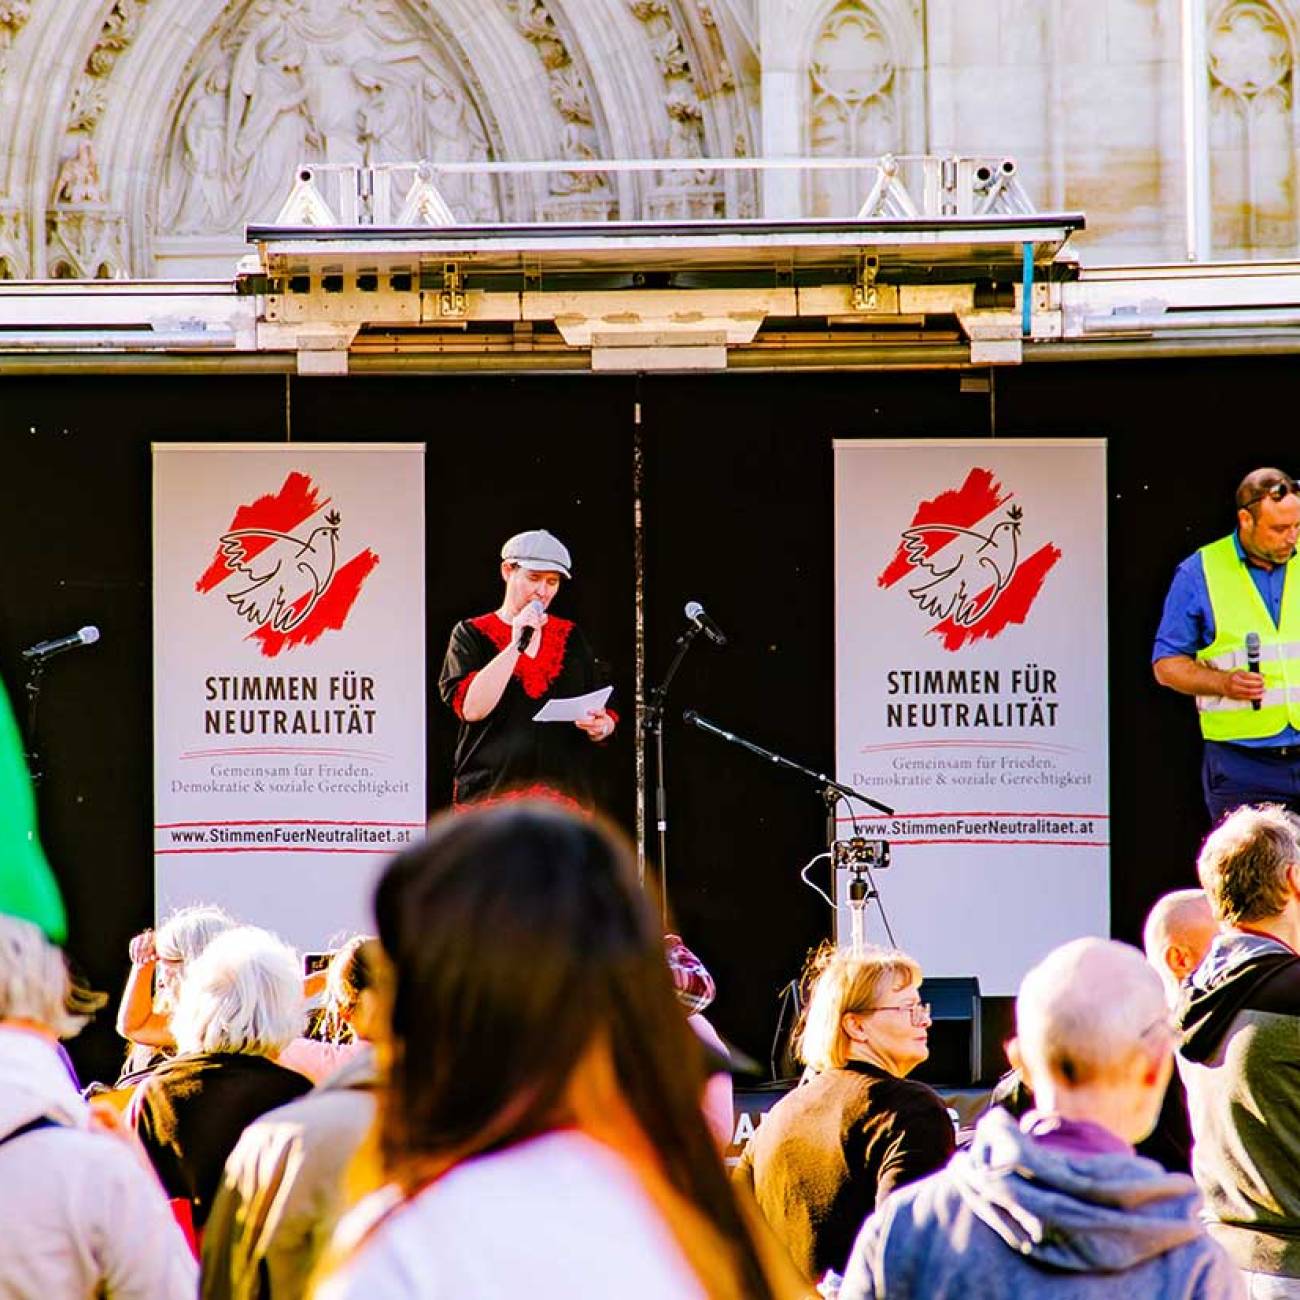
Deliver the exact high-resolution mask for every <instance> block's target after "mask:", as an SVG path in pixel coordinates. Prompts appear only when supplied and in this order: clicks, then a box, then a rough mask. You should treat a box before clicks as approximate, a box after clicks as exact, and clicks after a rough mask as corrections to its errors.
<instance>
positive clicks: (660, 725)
mask: <svg viewBox="0 0 1300 1300" xmlns="http://www.w3.org/2000/svg"><path fill="white" fill-rule="evenodd" d="M699 634H700V627H699V624H698V623H691V624H689V625H688V626H687V628H686V630H685V631H684V632H682V634H681V635H680V636H679V637H678V638H677V642H676V645H677V648H676V651H675V652H674V654H673V658H672V662H671V663H670V664H669V665H668V671H667V673H665V674H664V679H663V681H662V682H661V683H660V684H659V685H658V686H656V687H655V688H654V689H653V690H652V691H651V692H650V694H649V697H648V702H647V703H646V706H645V713H644V715H643V717H642V720H641V726H642V728H643V729H644V730H645V731H646V732H648V733H649V734H650V735H652V736H654V740H655V828H656V832H657V834H658V840H659V906H660V908H661V910H662V915H663V921H664V924H665V925H667V924H668V792H667V790H666V789H665V786H664V706H665V704H667V702H668V687H669V686H671V685H672V680H673V678H674V677H675V676H676V675H677V670H678V669H679V668H680V667H681V666H682V660H683V659H685V658H686V653H687V651H688V650H690V648H691V646H692V644H693V643H694V641H695V638H696V637H697V636H699Z"/></svg>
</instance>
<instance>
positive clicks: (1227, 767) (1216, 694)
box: [1151, 469, 1300, 822]
mask: <svg viewBox="0 0 1300 1300" xmlns="http://www.w3.org/2000/svg"><path fill="white" fill-rule="evenodd" d="M1298 492H1300V489H1298V488H1297V486H1296V483H1295V480H1294V479H1292V478H1291V476H1290V475H1288V474H1284V473H1283V472H1282V471H1281V470H1279V469H1257V470H1252V471H1251V473H1249V474H1247V475H1246V477H1245V478H1244V479H1242V481H1241V484H1240V485H1239V486H1238V488H1237V496H1236V504H1237V528H1236V531H1235V532H1232V533H1229V534H1228V535H1227V536H1226V537H1221V538H1219V540H1218V541H1215V542H1210V543H1209V545H1207V546H1202V547H1201V549H1200V550H1199V551H1197V552H1196V553H1195V554H1194V555H1192V556H1190V557H1189V558H1188V559H1186V560H1184V561H1183V563H1182V564H1181V565H1179V567H1178V570H1177V572H1176V573H1175V574H1174V580H1173V583H1172V585H1171V586H1170V588H1169V595H1168V597H1167V598H1166V600H1165V608H1164V614H1163V616H1162V618H1161V620H1160V628H1159V630H1158V631H1157V632H1156V642H1155V649H1154V650H1153V651H1152V655H1151V659H1152V668H1153V669H1154V671H1155V675H1156V681H1158V682H1159V683H1160V684H1161V685H1162V686H1168V687H1170V688H1171V689H1172V690H1175V691H1179V692H1181V693H1182V694H1184V695H1192V696H1194V697H1195V698H1196V708H1197V713H1198V715H1199V717H1200V721H1201V735H1202V736H1203V738H1204V740H1205V757H1204V761H1203V763H1202V767H1201V780H1202V784H1203V786H1204V790H1205V803H1206V807H1207V808H1208V809H1209V812H1210V817H1211V819H1212V820H1213V821H1216V822H1217V821H1218V820H1219V819H1220V818H1221V817H1222V816H1223V815H1224V814H1225V813H1227V812H1230V811H1231V810H1232V809H1234V808H1238V807H1240V806H1241V805H1242V804H1254V803H1281V804H1286V805H1287V806H1288V807H1290V808H1291V809H1293V810H1295V811H1300V569H1297V572H1296V581H1295V582H1292V581H1291V578H1290V573H1291V570H1292V569H1293V568H1295V567H1296V565H1295V555H1296V540H1297V537H1300V495H1297V493H1298Z"/></svg>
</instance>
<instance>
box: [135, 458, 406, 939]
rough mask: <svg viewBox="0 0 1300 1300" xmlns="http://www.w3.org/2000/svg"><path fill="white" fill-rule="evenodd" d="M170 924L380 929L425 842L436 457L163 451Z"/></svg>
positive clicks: (162, 817) (157, 648) (163, 814)
mask: <svg viewBox="0 0 1300 1300" xmlns="http://www.w3.org/2000/svg"><path fill="white" fill-rule="evenodd" d="M153 548H154V550H153V554H154V564H153V577H154V624H153V627H154V632H153V641H154V774H155V777H154V821H155V828H154V837H155V838H154V855H155V856H154V869H155V896H156V904H157V910H158V914H159V915H160V916H164V915H166V914H167V913H168V912H169V911H171V910H172V909H173V908H175V907H179V906H182V905H185V904H190V903H196V902H212V903H219V904H221V905H222V906H224V907H226V908H228V909H229V910H230V911H231V912H233V913H234V914H235V915H236V916H237V917H239V918H240V919H241V920H246V921H249V922H252V923H254V924H258V925H263V926H266V927H268V928H270V929H273V930H275V931H276V932H277V933H279V934H281V935H282V936H283V937H284V938H286V939H287V940H289V941H290V942H291V943H294V944H296V945H298V946H299V947H301V948H304V949H318V948H323V947H325V946H326V944H327V943H329V942H330V941H332V940H334V939H336V938H337V937H338V936H339V935H340V934H342V933H345V932H349V931H355V930H365V929H369V928H370V927H371V924H372V922H371V921H370V919H369V897H370V888H371V885H372V883H373V880H374V877H375V875H376V873H377V871H378V869H379V868H380V866H381V865H382V864H383V863H384V862H385V861H386V860H387V859H388V858H389V857H391V856H392V854H393V853H394V852H396V851H398V850H400V848H401V847H402V846H403V845H404V844H405V843H407V842H408V841H410V840H411V839H414V838H415V837H416V836H417V835H418V834H419V832H420V830H421V829H422V828H423V826H424V822H425V706H424V692H425V657H424V447H423V445H422V444H411V443H405V444H393V445H388V444H364V445H361V444H358V445H351V444H347V445H345V444H330V445H316V444H310V443H293V442H285V443H247V444H239V443H235V444H231V443H226V444H220V445H213V444H202V445H189V444H184V443H156V444H155V445H154V448H153Z"/></svg>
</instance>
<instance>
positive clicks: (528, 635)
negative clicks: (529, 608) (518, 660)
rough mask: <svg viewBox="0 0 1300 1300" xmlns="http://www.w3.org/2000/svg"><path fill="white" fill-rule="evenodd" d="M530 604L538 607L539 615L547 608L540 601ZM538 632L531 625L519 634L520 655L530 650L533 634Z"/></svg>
mask: <svg viewBox="0 0 1300 1300" xmlns="http://www.w3.org/2000/svg"><path fill="white" fill-rule="evenodd" d="M530 604H532V605H534V606H536V608H537V612H538V613H539V614H540V613H542V612H543V610H544V608H545V607H544V606H543V605H542V602H541V601H540V600H534V601H531V602H530ZM536 631H537V629H536V628H535V627H533V626H532V625H531V624H530V625H529V626H528V627H526V628H524V630H523V631H522V632H520V634H519V653H520V654H523V652H524V651H525V650H527V649H528V643H529V642H530V641H531V640H532V639H533V633H534V632H536Z"/></svg>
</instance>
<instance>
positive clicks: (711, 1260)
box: [319, 804, 806, 1300]
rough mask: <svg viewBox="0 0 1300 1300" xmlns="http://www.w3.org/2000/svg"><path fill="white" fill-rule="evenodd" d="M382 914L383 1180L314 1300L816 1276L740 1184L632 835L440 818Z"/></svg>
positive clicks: (569, 825)
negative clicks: (710, 1118)
mask: <svg viewBox="0 0 1300 1300" xmlns="http://www.w3.org/2000/svg"><path fill="white" fill-rule="evenodd" d="M375 913H376V918H377V920H378V925H379V935H380V940H381V942H382V945H383V948H384V950H385V952H386V954H387V956H388V959H389V961H390V962H391V966H392V989H391V1006H390V1020H391V1031H392V1036H391V1042H390V1044H389V1051H390V1053H391V1060H390V1062H389V1067H390V1073H389V1078H390V1087H389V1089H388V1092H387V1094H386V1095H385V1096H384V1097H383V1098H382V1100H381V1105H380V1148H381V1158H382V1162H383V1166H384V1175H385V1178H386V1180H387V1186H386V1187H385V1189H384V1190H383V1191H381V1192H379V1193H377V1194H375V1195H374V1196H372V1197H370V1198H368V1199H367V1201H365V1202H363V1203H362V1205H361V1206H359V1207H358V1208H357V1210H356V1211H354V1213H353V1214H352V1215H351V1216H349V1218H348V1219H347V1220H345V1222H344V1224H343V1225H342V1228H341V1230H340V1233H339V1236H338V1237H337V1238H336V1243H335V1245H336V1251H337V1252H339V1253H340V1254H341V1256H342V1259H341V1262H340V1263H339V1264H338V1265H337V1267H336V1269H335V1271H334V1272H333V1274H332V1275H331V1276H330V1277H329V1278H328V1279H327V1280H326V1281H325V1283H324V1284H323V1286H322V1288H321V1290H320V1291H319V1295H320V1296H321V1297H323V1298H328V1300H352V1298H353V1297H356V1298H357V1300H359V1298H360V1297H366V1300H372V1298H374V1297H392V1296H403V1297H434V1296H439V1297H441V1296H473V1297H476V1298H477V1300H492V1298H495V1297H498V1296H500V1297H506V1296H509V1297H517V1296H520V1295H528V1296H529V1297H532V1298H533V1300H547V1298H549V1297H556V1298H557V1300H558V1297H561V1296H563V1297H566V1298H568V1297H584V1296H590V1297H593V1298H594V1297H602V1300H604V1298H606V1297H610V1296H615V1295H617V1296H619V1297H620V1298H621V1300H692V1298H693V1297H708V1298H709V1300H788V1298H792V1297H795V1296H799V1295H803V1294H805V1293H806V1289H805V1286H804V1284H803V1283H802V1282H801V1280H800V1279H799V1278H798V1277H797V1276H796V1274H795V1273H794V1271H793V1269H792V1268H791V1267H790V1265H789V1263H788V1261H786V1260H785V1259H784V1257H783V1256H782V1255H781V1254H780V1252H779V1251H778V1250H777V1249H776V1248H775V1247H774V1246H769V1245H768V1244H767V1241H768V1239H767V1238H766V1237H765V1235H764V1233H763V1231H762V1229H761V1227H759V1226H758V1225H759V1217H758V1215H757V1214H756V1213H754V1214H752V1216H751V1215H750V1214H748V1213H747V1212H746V1211H745V1210H744V1209H743V1208H742V1205H741V1203H740V1202H739V1201H738V1200H737V1199H736V1197H735V1194H734V1193H733V1191H732V1189H731V1187H730V1186H729V1185H728V1181H727V1178H726V1175H725V1172H724V1170H723V1167H722V1163H721V1161H720V1159H719V1156H718V1152H717V1149H716V1147H715V1145H714V1143H713V1140H712V1138H711V1137H710V1134H709V1131H708V1128H707V1125H706V1123H705V1121H704V1119H703V1116H702V1115H701V1112H700V1094H701V1090H702V1088H703V1086H704V1070H705V1066H704V1059H703V1053H702V1052H701V1049H700V1046H699V1043H698V1041H697V1040H696V1039H695V1037H694V1035H693V1034H692V1033H691V1030H690V1028H689V1026H688V1025H687V1024H686V1022H685V1019H684V1018H683V1016H682V1014H681V1011H680V1009H679V1007H678V1006H677V1003H676V1000H675V998H674V995H673V989H672V984H671V981H670V979H669V975H668V970H667V967H666V965H665V963H664V958H663V940H662V937H661V935H660V932H659V928H658V926H657V925H656V921H655V915H654V912H653V909H652V908H651V907H650V905H649V904H648V902H647V900H646V899H645V898H644V897H643V896H642V894H641V892H640V890H639V889H638V887H637V884H636V879H635V870H634V866H633V861H632V857H631V854H630V852H629V850H628V848H627V846H626V844H625V842H624V841H623V840H622V838H621V837H617V836H615V835H614V834H613V833H611V832H610V831H608V830H606V829H603V828H602V827H601V826H600V825H599V824H597V823H596V822H593V821H591V820H587V819H583V818H580V817H577V816H574V815H571V814H569V813H567V812H565V811H564V810H562V809H560V808H557V807H549V806H544V805H540V804H516V805H503V806H497V807H493V808H487V809H484V810H481V811H474V812H468V813H464V814H461V815H455V816H449V817H444V818H442V819H440V820H438V821H436V822H435V823H434V824H433V827H432V829H431V832H430V835H429V838H428V840H427V841H426V842H425V843H424V844H422V845H420V846H418V847H416V848H413V849H411V850H408V851H407V852H406V853H404V854H403V855H402V856H400V857H399V858H397V859H396V860H395V861H394V862H393V863H392V864H391V865H390V866H389V868H388V869H387V871H386V872H385V874H384V876H383V877H382V879H381V880H380V883H379V886H378V890H377V894H376V899H375Z"/></svg>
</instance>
